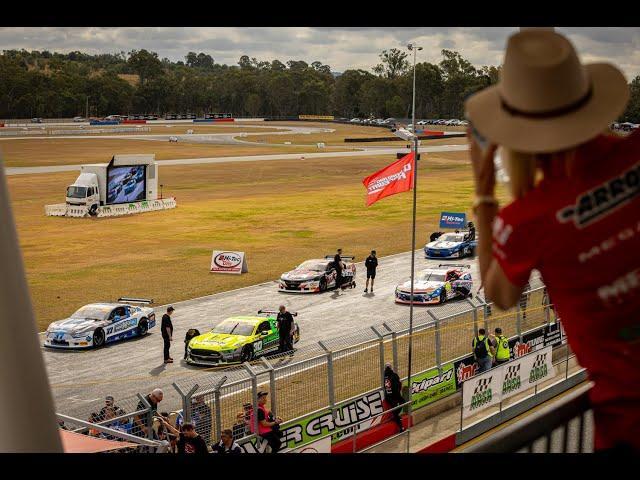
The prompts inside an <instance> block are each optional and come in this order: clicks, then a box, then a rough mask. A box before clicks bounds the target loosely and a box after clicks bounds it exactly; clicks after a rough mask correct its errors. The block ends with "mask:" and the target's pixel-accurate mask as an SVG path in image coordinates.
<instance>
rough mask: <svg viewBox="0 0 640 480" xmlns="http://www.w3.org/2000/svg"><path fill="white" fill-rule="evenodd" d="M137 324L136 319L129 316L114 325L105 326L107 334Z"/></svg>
mask: <svg viewBox="0 0 640 480" xmlns="http://www.w3.org/2000/svg"><path fill="white" fill-rule="evenodd" d="M137 324H138V320H137V319H135V318H130V319H128V320H123V321H121V322H118V323H117V324H116V325H115V326H113V327H109V328H107V335H110V334H111V333H118V332H121V331H122V330H126V329H127V328H131V327H135V326H136V325H137Z"/></svg>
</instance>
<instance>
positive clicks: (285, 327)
mask: <svg viewBox="0 0 640 480" xmlns="http://www.w3.org/2000/svg"><path fill="white" fill-rule="evenodd" d="M278 310H279V313H278V316H277V318H276V322H277V323H278V336H279V338H280V353H285V352H290V351H292V350H293V342H292V340H291V333H292V330H293V315H291V313H290V312H287V308H286V307H285V306H284V305H280V308H279V309H278Z"/></svg>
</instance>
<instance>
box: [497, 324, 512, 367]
mask: <svg viewBox="0 0 640 480" xmlns="http://www.w3.org/2000/svg"><path fill="white" fill-rule="evenodd" d="M495 348H496V364H498V365H500V364H502V363H507V362H508V361H509V358H510V352H509V339H508V338H507V337H505V336H504V335H502V329H501V328H500V327H498V328H496V329H495Z"/></svg>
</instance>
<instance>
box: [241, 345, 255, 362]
mask: <svg viewBox="0 0 640 480" xmlns="http://www.w3.org/2000/svg"><path fill="white" fill-rule="evenodd" d="M251 360H253V347H252V346H251V345H245V346H244V347H243V349H242V352H241V353H240V361H241V362H250V361H251Z"/></svg>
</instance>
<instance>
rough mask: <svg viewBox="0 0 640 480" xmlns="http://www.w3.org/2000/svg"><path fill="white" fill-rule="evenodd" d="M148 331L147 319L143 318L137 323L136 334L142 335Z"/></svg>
mask: <svg viewBox="0 0 640 480" xmlns="http://www.w3.org/2000/svg"><path fill="white" fill-rule="evenodd" d="M148 331H149V324H148V323H147V319H146V318H143V319H141V320H140V322H139V323H138V335H139V336H140V337H144V336H145V335H146V334H147V332H148Z"/></svg>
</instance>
